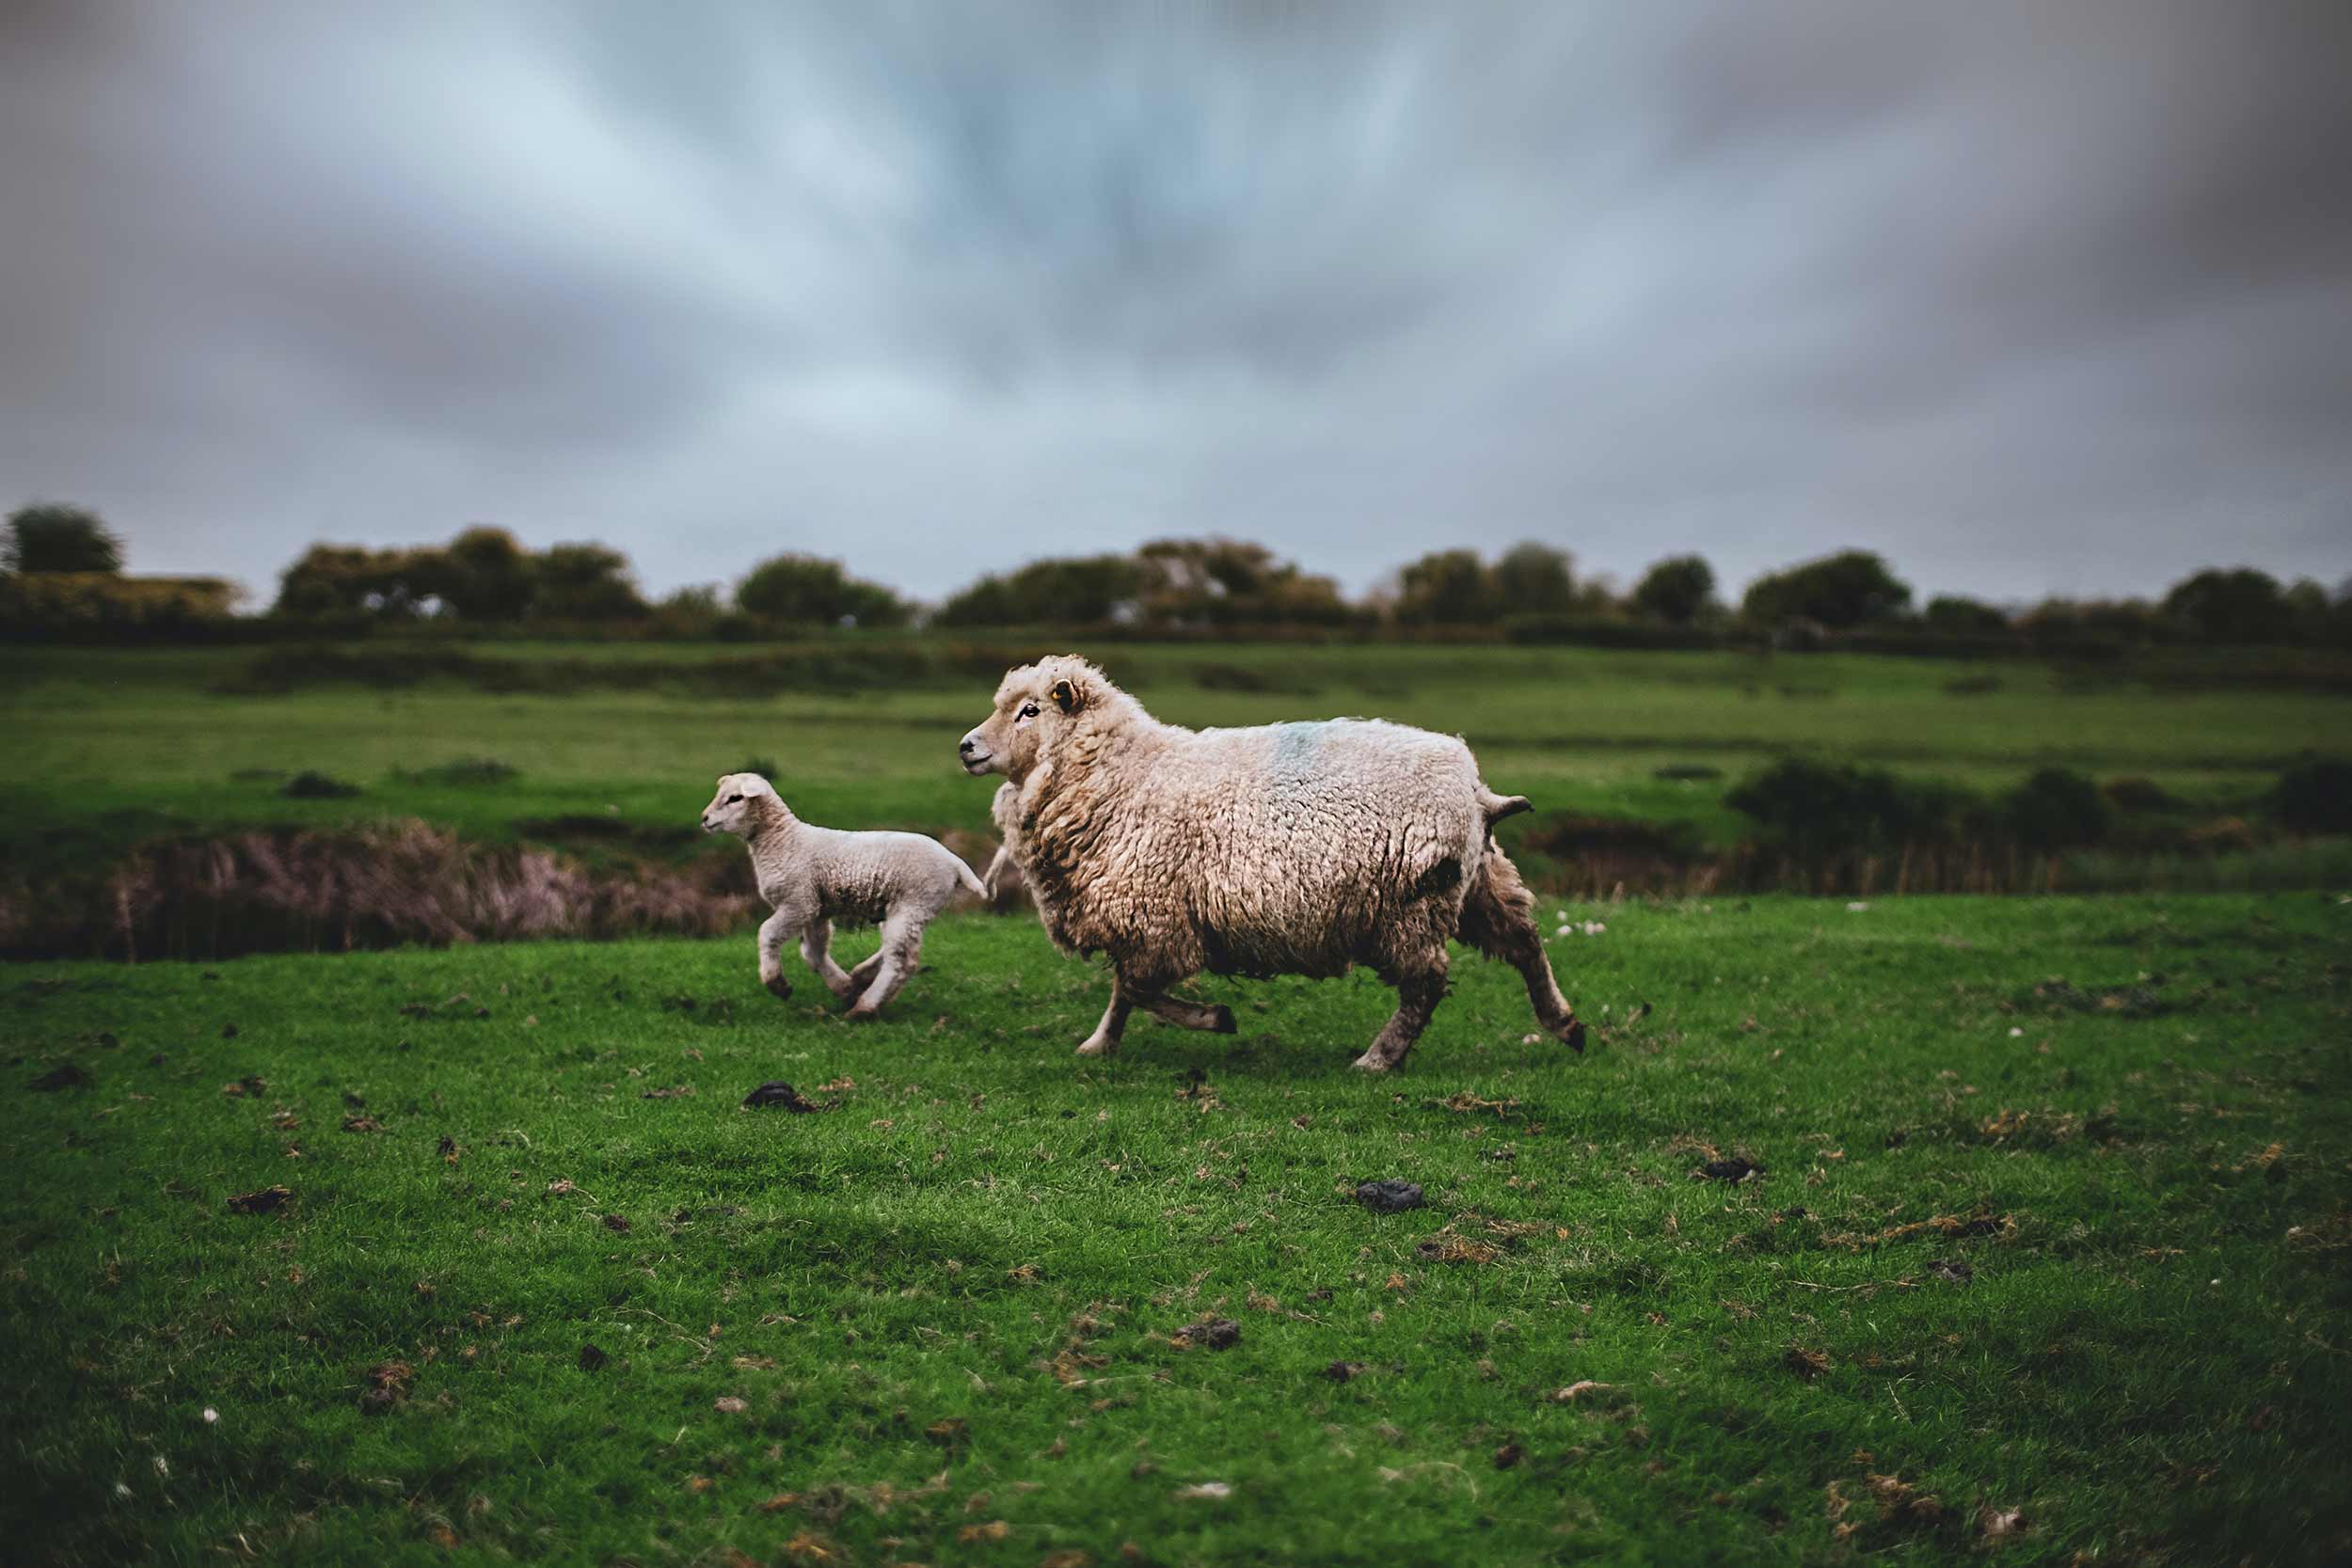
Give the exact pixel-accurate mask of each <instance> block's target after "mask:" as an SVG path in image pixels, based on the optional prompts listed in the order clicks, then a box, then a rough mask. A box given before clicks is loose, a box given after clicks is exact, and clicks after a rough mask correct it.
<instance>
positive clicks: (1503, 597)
mask: <svg viewBox="0 0 2352 1568" xmlns="http://www.w3.org/2000/svg"><path fill="white" fill-rule="evenodd" d="M1492 580H1493V584H1494V596H1495V599H1496V601H1497V603H1498V604H1499V605H1500V607H1501V609H1502V613H1504V614H1505V615H1549V614H1559V613H1562V612H1564V611H1566V610H1572V609H1574V608H1575V603H1576V560H1575V558H1574V557H1573V556H1571V555H1569V554H1568V552H1567V551H1565V550H1556V549H1553V548H1552V547H1551V546H1549V545H1543V544H1538V543H1536V542H1535V541H1534V540H1533V539H1530V540H1527V541H1526V542H1524V543H1522V544H1518V545H1514V546H1511V547H1510V548H1509V549H1507V550H1505V551H1503V552H1502V559H1501V560H1499V561H1497V562H1495V565H1494V572H1493V578H1492Z"/></svg>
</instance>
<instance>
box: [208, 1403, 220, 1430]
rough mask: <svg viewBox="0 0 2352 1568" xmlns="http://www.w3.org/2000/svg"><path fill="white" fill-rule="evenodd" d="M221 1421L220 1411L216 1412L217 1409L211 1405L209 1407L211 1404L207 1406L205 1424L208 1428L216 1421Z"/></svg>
mask: <svg viewBox="0 0 2352 1568" xmlns="http://www.w3.org/2000/svg"><path fill="white" fill-rule="evenodd" d="M219 1419H220V1412H219V1411H217V1410H215V1409H214V1408H213V1407H212V1406H211V1405H209V1404H208V1405H206V1406H205V1407H204V1424H205V1425H206V1426H211V1425H212V1424H213V1423H214V1422H215V1421H217V1420H219Z"/></svg>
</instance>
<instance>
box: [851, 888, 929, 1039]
mask: <svg viewBox="0 0 2352 1568" xmlns="http://www.w3.org/2000/svg"><path fill="white" fill-rule="evenodd" d="M922 949H923V917H922V916H921V915H919V914H916V913H914V912H913V911H901V910H893V911H890V917H889V918H888V919H886V920H884V921H883V922H882V948H881V950H880V951H879V952H877V953H876V954H875V955H874V956H875V958H880V959H881V960H882V962H881V963H880V964H879V965H877V966H876V967H875V970H874V974H873V978H872V979H870V980H868V981H867V982H866V988H865V990H863V991H861V992H860V993H859V994H858V999H857V1006H853V1007H851V1008H850V1017H851V1018H872V1017H873V1016H874V1015H875V1014H876V1013H878V1012H881V1011H882V1009H883V1008H884V1007H886V1006H889V1005H890V999H891V998H892V997H894V996H896V995H898V989H899V988H900V987H901V986H904V985H905V984H906V983H907V977H908V976H909V975H910V974H913V973H914V958H915V955H916V954H917V953H920V952H921V951H922ZM869 961H870V960H869ZM858 967H859V968H861V969H863V968H864V967H865V965H864V964H861V965H859V966H858Z"/></svg>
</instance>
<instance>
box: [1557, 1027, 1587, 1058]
mask: <svg viewBox="0 0 2352 1568" xmlns="http://www.w3.org/2000/svg"><path fill="white" fill-rule="evenodd" d="M1551 1032H1552V1033H1553V1034H1555V1035H1557V1036H1559V1037H1560V1039H1561V1042H1562V1043H1563V1044H1565V1046H1566V1047H1567V1048H1568V1049H1569V1050H1570V1051H1573V1052H1575V1053H1577V1054H1578V1055H1580V1056H1581V1055H1583V1054H1584V1021H1583V1020H1582V1019H1581V1018H1571V1019H1569V1020H1568V1021H1567V1022H1565V1023H1561V1024H1555V1025H1554V1026H1553V1028H1552V1031H1551Z"/></svg>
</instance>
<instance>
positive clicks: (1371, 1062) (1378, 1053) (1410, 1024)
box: [1353, 953, 1445, 1072]
mask: <svg viewBox="0 0 2352 1568" xmlns="http://www.w3.org/2000/svg"><path fill="white" fill-rule="evenodd" d="M1444 998H1445V958H1444V956H1443V955H1442V953H1441V954H1440V955H1439V956H1438V961H1437V964H1436V966H1435V967H1434V968H1429V969H1420V970H1415V971H1413V972H1411V973H1409V974H1403V975H1400V976H1398V978H1397V981H1396V1011H1395V1012H1394V1013H1393V1014H1391V1015H1390V1018H1389V1022H1388V1023H1387V1024H1386V1025H1385V1026H1383V1027H1382V1029H1381V1031H1380V1033H1379V1034H1378V1035H1376V1036H1375V1037H1374V1038H1373V1042H1372V1046H1371V1049H1369V1050H1367V1051H1366V1052H1365V1053H1363V1054H1362V1055H1360V1056H1359V1057H1357V1058H1356V1060H1355V1063H1354V1064H1353V1065H1354V1066H1355V1067H1357V1068H1358V1069H1360V1070H1362V1071H1365V1072H1386V1071H1388V1070H1389V1069H1391V1068H1392V1067H1395V1066H1396V1065H1397V1064H1399V1063H1400V1062H1402V1061H1404V1060H1405V1053H1406V1052H1408V1051H1410V1050H1412V1049H1413V1042H1414V1041H1415V1040H1417V1039H1419V1038H1421V1032H1422V1030H1423V1029H1426V1028H1428V1027H1429V1019H1430V1015H1432V1014H1433V1013H1435V1012H1436V1011H1437V1010H1438V1003H1439V1002H1440V1001H1442V1000H1444Z"/></svg>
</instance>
